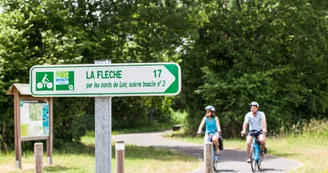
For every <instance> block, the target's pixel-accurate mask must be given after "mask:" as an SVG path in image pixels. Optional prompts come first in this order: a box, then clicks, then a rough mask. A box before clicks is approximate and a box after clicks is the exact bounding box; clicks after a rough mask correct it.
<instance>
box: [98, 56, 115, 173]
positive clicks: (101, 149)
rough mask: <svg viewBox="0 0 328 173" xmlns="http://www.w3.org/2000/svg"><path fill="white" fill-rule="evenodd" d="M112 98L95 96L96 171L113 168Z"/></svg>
mask: <svg viewBox="0 0 328 173" xmlns="http://www.w3.org/2000/svg"><path fill="white" fill-rule="evenodd" d="M110 63H111V61H108V60H96V61H95V64H110ZM111 113H112V98H111V97H95V131H96V173H111V172H112V170H111V168H112V166H111V165H112V141H111V136H112V123H111V122H112V120H111V117H112V115H111Z"/></svg>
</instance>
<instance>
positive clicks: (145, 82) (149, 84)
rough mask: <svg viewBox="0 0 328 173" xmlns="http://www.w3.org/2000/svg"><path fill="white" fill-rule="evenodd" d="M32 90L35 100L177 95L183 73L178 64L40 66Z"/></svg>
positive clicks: (33, 74)
mask: <svg viewBox="0 0 328 173" xmlns="http://www.w3.org/2000/svg"><path fill="white" fill-rule="evenodd" d="M30 89H31V93H32V95H33V96H36V97H37V96H39V97H44V96H51V97H85V96H89V97H93V96H159V95H177V94H178V93H179V92H180V90H181V70H180V66H179V65H178V64H176V63H132V64H83V65H47V66H41V65H38V66H33V67H32V68H31V69H30Z"/></svg>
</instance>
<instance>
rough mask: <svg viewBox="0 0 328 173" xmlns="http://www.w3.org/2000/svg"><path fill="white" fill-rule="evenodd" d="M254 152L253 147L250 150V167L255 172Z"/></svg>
mask: <svg viewBox="0 0 328 173" xmlns="http://www.w3.org/2000/svg"><path fill="white" fill-rule="evenodd" d="M255 152H256V151H255V148H254V147H253V148H252V152H251V167H252V171H253V172H256V168H257V163H256V157H255Z"/></svg>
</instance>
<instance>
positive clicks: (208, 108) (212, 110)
mask: <svg viewBox="0 0 328 173" xmlns="http://www.w3.org/2000/svg"><path fill="white" fill-rule="evenodd" d="M205 110H210V111H211V112H215V108H214V107H213V106H211V105H208V106H206V107H205Z"/></svg>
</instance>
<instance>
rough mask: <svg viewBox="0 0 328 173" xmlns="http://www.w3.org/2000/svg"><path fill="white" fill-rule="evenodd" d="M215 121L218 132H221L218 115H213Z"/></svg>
mask: <svg viewBox="0 0 328 173" xmlns="http://www.w3.org/2000/svg"><path fill="white" fill-rule="evenodd" d="M215 121H216V128H217V129H218V131H219V132H221V126H220V120H219V118H218V117H215Z"/></svg>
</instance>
